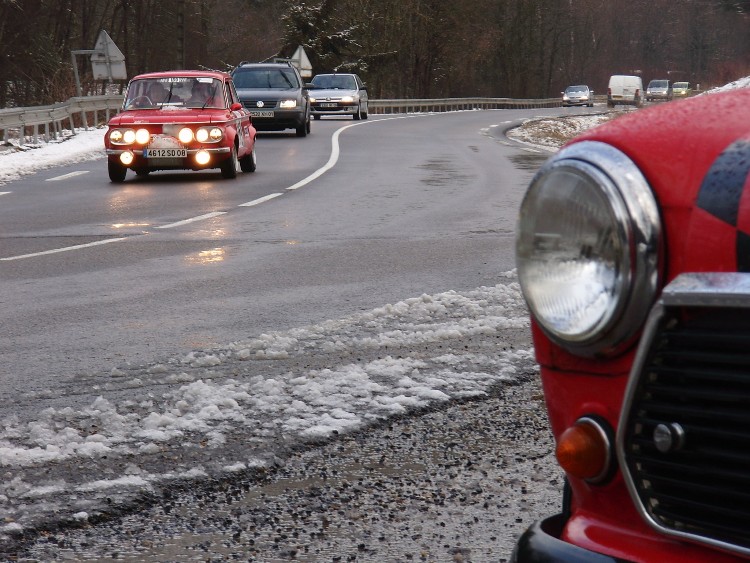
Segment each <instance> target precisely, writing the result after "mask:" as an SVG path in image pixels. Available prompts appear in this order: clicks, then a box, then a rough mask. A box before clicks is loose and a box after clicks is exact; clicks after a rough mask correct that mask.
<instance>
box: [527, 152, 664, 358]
mask: <svg viewBox="0 0 750 563" xmlns="http://www.w3.org/2000/svg"><path fill="white" fill-rule="evenodd" d="M660 241H661V223H660V221H659V213H658V208H657V205H656V201H655V199H654V196H653V194H652V192H651V189H650V188H649V186H648V184H647V182H646V180H645V178H644V177H643V175H642V174H641V172H640V171H639V170H638V168H637V167H636V166H635V164H634V163H633V162H632V161H631V160H630V159H629V158H628V157H627V156H625V155H624V154H623V153H621V152H620V151H619V150H617V149H615V148H613V147H611V146H609V145H606V144H604V143H599V142H594V141H588V142H581V143H576V144H573V145H571V146H570V147H567V148H565V149H563V150H562V151H560V152H559V153H558V154H557V155H555V156H554V157H553V158H551V159H550V160H549V161H548V162H547V163H546V164H545V165H544V166H543V167H542V168H541V169H540V170H539V172H538V173H537V175H536V176H535V177H534V179H533V180H532V182H531V185H530V186H529V189H528V191H527V193H526V196H525V197H524V200H523V203H522V204H521V211H520V216H519V223H518V228H517V240H516V265H517V268H518V278H519V282H520V284H521V289H522V291H523V294H524V297H525V298H526V302H527V304H528V305H529V309H530V310H531V312H532V314H533V316H534V318H535V320H536V321H537V323H538V324H539V326H540V327H541V329H542V330H543V331H544V332H545V333H546V334H547V336H549V338H551V339H552V340H554V341H555V342H557V343H558V344H559V345H561V346H563V347H564V348H566V349H568V350H569V351H571V352H573V353H576V354H580V355H585V356H590V355H599V354H607V353H612V352H613V351H615V350H616V349H617V347H618V346H619V345H621V344H623V343H624V342H625V341H626V340H628V339H629V338H630V337H631V336H632V335H633V334H634V333H635V332H636V331H637V330H638V329H639V328H640V326H641V325H642V323H643V321H644V319H645V317H646V315H647V313H648V309H649V305H650V304H651V303H652V301H653V299H654V296H655V294H656V291H657V288H658V283H659V279H658V278H659V251H660Z"/></svg>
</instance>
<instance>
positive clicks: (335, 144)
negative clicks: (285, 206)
mask: <svg viewBox="0 0 750 563" xmlns="http://www.w3.org/2000/svg"><path fill="white" fill-rule="evenodd" d="M410 117H414V116H412V115H408V116H399V117H386V118H384V119H374V120H372V121H360V122H359V123H353V124H352V125H347V126H345V127H342V128H341V129H336V132H335V133H334V134H333V136H332V137H331V156H330V158H329V159H328V162H326V163H325V164H324V165H323V166H322V167H321V168H318V169H317V170H316V171H315V172H313V173H312V174H310V175H309V176H308V177H307V178H303V179H302V180H300V181H299V182H297V183H296V184H294V185H291V186H289V187H288V188H287V190H297V189H299V188H301V187H303V186H306V185H307V184H309V183H310V182H312V181H313V180H315V179H317V178H320V177H321V176H322V175H323V174H325V173H326V172H328V171H329V170H330V169H331V168H333V167H334V166H335V165H336V162H337V161H338V159H339V136H340V135H341V133H343V132H344V131H346V130H347V129H349V128H350V127H357V126H358V125H371V124H373V123H382V122H383V121H390V120H391V119H409V118H410Z"/></svg>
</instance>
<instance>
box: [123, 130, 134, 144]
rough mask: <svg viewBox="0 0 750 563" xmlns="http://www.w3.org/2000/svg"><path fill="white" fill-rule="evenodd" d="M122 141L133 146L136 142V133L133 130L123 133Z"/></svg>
mask: <svg viewBox="0 0 750 563" xmlns="http://www.w3.org/2000/svg"><path fill="white" fill-rule="evenodd" d="M122 140H123V142H124V143H127V144H131V143H134V142H135V131H133V130H132V129H126V130H125V131H123V133H122Z"/></svg>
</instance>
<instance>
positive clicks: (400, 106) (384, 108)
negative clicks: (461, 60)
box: [367, 98, 562, 114]
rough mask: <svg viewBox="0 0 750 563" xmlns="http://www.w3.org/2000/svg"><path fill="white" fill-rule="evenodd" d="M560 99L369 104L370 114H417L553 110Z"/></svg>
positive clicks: (413, 101)
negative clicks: (499, 110)
mask: <svg viewBox="0 0 750 563" xmlns="http://www.w3.org/2000/svg"><path fill="white" fill-rule="evenodd" d="M561 103H562V102H561V99H560V98H547V99H542V100H517V99H513V98H442V99H432V100H427V99H424V100H420V99H402V100H370V101H369V102H368V104H367V107H368V111H369V113H372V114H385V113H415V112H443V111H460V110H472V109H527V108H552V107H559V106H560V105H561Z"/></svg>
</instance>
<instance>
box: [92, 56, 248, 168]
mask: <svg viewBox="0 0 750 563" xmlns="http://www.w3.org/2000/svg"><path fill="white" fill-rule="evenodd" d="M108 127H109V129H108V131H107V134H106V136H105V137H104V147H105V151H106V153H107V165H108V169H109V178H110V180H111V181H112V182H122V181H124V180H125V175H126V173H127V170H128V169H131V170H133V171H134V172H135V173H136V174H137V175H138V176H145V175H147V174H148V173H149V172H152V171H154V170H179V169H189V170H204V169H209V168H219V169H220V170H221V175H222V176H223V177H224V178H235V177H236V176H237V170H238V169H241V170H242V171H243V172H255V168H256V159H255V128H254V127H253V124H252V122H251V119H250V112H249V111H247V110H246V109H244V108H243V106H242V104H241V103H240V100H239V98H238V97H237V92H236V91H235V89H234V84H233V83H232V77H231V76H230V75H229V74H226V73H224V72H210V71H193V70H189V71H188V70H180V71H169V72H154V73H150V74H141V75H139V76H136V77H135V78H133V79H132V80H131V81H130V83H129V84H128V89H127V93H126V94H125V101H124V103H123V106H122V111H121V112H120V113H118V114H117V115H116V116H115V117H113V118H112V119H111V120H110V121H109V123H108Z"/></svg>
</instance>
